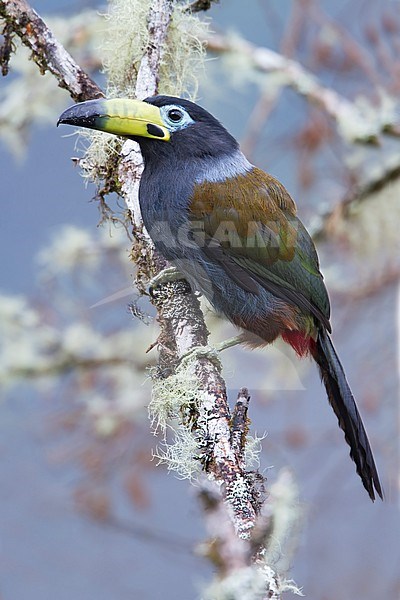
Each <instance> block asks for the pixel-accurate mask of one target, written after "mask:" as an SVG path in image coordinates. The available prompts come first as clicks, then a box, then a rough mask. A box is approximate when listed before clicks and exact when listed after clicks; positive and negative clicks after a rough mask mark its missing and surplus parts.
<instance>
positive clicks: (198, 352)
mask: <svg viewBox="0 0 400 600" xmlns="http://www.w3.org/2000/svg"><path fill="white" fill-rule="evenodd" d="M242 341H243V340H242V338H241V336H240V335H237V336H235V337H232V338H228V339H227V340H224V341H223V342H220V343H219V344H216V345H215V346H208V345H207V346H195V347H194V348H191V350H189V351H188V352H186V354H184V355H183V356H181V358H180V360H179V365H185V364H187V363H188V362H190V361H192V360H195V359H197V358H208V359H209V360H211V361H212V362H214V363H215V364H216V365H217V366H219V367H220V366H221V360H220V357H219V354H220V353H221V352H222V351H223V350H226V349H227V348H232V347H233V346H236V345H237V344H240V343H241V342H242Z"/></svg>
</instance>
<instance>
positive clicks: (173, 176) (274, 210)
mask: <svg viewBox="0 0 400 600" xmlns="http://www.w3.org/2000/svg"><path fill="white" fill-rule="evenodd" d="M58 123H66V124H69V125H75V126H79V127H88V128H90V129H97V130H100V131H105V132H108V133H111V134H116V135H119V136H123V137H125V138H130V139H132V140H135V141H137V142H138V144H139V146H140V150H141V152H142V155H143V160H144V171H143V175H142V177H141V181H140V188H139V202H140V209H141V213H142V218H143V222H144V225H145V227H146V229H147V231H148V232H149V234H150V236H151V238H152V240H153V242H154V245H155V248H156V250H157V251H158V252H159V253H160V254H161V255H162V256H164V258H165V259H166V260H167V261H169V262H170V263H171V264H172V265H173V266H175V267H176V268H177V270H178V271H179V272H180V273H181V274H182V276H183V277H184V278H185V279H187V281H188V282H189V283H190V285H191V286H192V287H193V289H195V290H198V291H200V292H201V293H202V294H204V296H206V298H207V299H208V300H209V302H210V303H211V305H212V306H213V307H214V309H215V310H216V311H217V313H219V314H221V315H224V316H225V317H226V318H227V319H229V321H231V322H232V323H234V325H236V326H237V327H238V328H240V330H241V332H242V334H241V336H242V340H243V342H245V343H246V344H247V345H249V346H251V347H256V346H262V345H265V344H270V343H271V342H273V341H274V340H276V339H277V338H278V337H281V338H282V339H283V340H284V341H285V342H287V343H288V344H290V345H291V346H292V347H293V348H294V350H295V351H296V353H297V354H298V355H299V356H300V357H303V356H307V355H308V356H311V357H312V358H313V359H314V360H315V362H316V363H317V366H318V369H319V373H320V376H321V379H322V381H323V383H324V385H325V388H326V392H327V395H328V399H329V402H330V404H331V406H332V408H333V410H334V412H335V414H336V417H337V419H338V422H339V426H340V427H341V428H342V430H343V432H344V437H345V439H346V441H347V443H348V444H349V446H350V456H351V458H352V459H353V461H354V462H355V465H356V470H357V473H358V475H359V476H360V478H361V480H362V483H363V485H364V487H365V489H366V490H367V492H368V494H369V496H370V498H371V500H375V492H376V493H377V494H378V495H379V496H380V497H381V498H383V492H382V487H381V484H380V481H379V476H378V472H377V469H376V466H375V462H374V458H373V454H372V450H371V447H370V444H369V441H368V437H367V434H366V431H365V428H364V425H363V422H362V420H361V416H360V414H359V412H358V409H357V405H356V402H355V400H354V397H353V394H352V392H351V390H350V387H349V384H348V383H347V379H346V376H345V373H344V370H343V367H342V364H341V362H340V360H339V358H338V355H337V353H336V351H335V348H334V346H333V343H332V340H331V336H330V334H331V324H330V303H329V297H328V293H327V290H326V287H325V284H324V280H323V276H322V274H321V272H320V268H319V260H318V256H317V252H316V249H315V246H314V243H313V241H312V239H311V237H310V235H309V234H308V232H307V231H306V229H305V227H304V225H303V224H302V222H301V221H300V219H299V218H298V216H297V214H296V205H295V203H294V201H293V199H292V198H291V196H290V194H289V193H288V192H287V190H286V189H285V187H284V186H283V185H282V184H281V183H280V182H279V181H278V180H277V179H275V178H274V177H272V176H271V175H269V174H267V173H265V172H264V171H262V170H261V169H259V168H258V167H256V166H254V165H253V164H251V163H250V162H249V161H248V160H247V159H246V157H245V156H244V155H243V153H242V152H241V150H240V148H239V144H238V142H237V141H236V139H235V138H234V137H233V136H232V135H230V133H228V131H227V130H226V129H225V128H224V127H223V125H222V124H221V123H220V122H219V121H218V120H217V119H216V118H215V117H213V116H212V115H211V114H210V113H209V112H208V111H206V110H205V109H204V108H202V107H200V106H199V105H197V104H195V103H193V102H190V101H189V100H185V99H182V98H176V97H172V96H161V95H157V96H152V97H149V98H146V99H145V100H144V101H140V100H134V99H125V98H116V99H109V100H104V99H99V100H89V101H87V102H82V103H78V104H75V105H74V106H72V107H70V108H68V109H67V110H66V111H64V112H63V113H62V115H61V116H60V118H59V121H58Z"/></svg>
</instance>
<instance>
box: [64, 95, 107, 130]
mask: <svg viewBox="0 0 400 600" xmlns="http://www.w3.org/2000/svg"><path fill="white" fill-rule="evenodd" d="M102 116H104V110H102V101H101V100H88V101H87V102H81V103H79V104H74V105H73V106H70V107H69V108H67V110H65V111H64V112H63V113H62V114H61V115H60V118H59V119H58V121H57V127H58V126H59V125H60V124H66V125H75V126H77V127H89V128H90V129H97V128H98V126H99V119H101V117H102Z"/></svg>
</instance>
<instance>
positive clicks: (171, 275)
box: [148, 267, 185, 292]
mask: <svg viewBox="0 0 400 600" xmlns="http://www.w3.org/2000/svg"><path fill="white" fill-rule="evenodd" d="M180 279H185V278H184V276H183V275H182V273H181V272H180V271H178V269H177V268H176V267H167V268H166V269H163V270H162V271H160V272H159V273H157V275H155V276H154V277H152V278H151V279H150V281H149V286H148V287H149V291H150V292H151V290H154V289H155V288H157V287H159V286H160V285H164V284H166V283H172V282H174V281H179V280H180Z"/></svg>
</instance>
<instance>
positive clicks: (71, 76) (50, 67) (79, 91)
mask: <svg viewBox="0 0 400 600" xmlns="http://www.w3.org/2000/svg"><path fill="white" fill-rule="evenodd" d="M0 17H2V18H3V19H5V29H6V31H7V34H8V38H9V35H10V28H12V31H13V33H15V34H16V35H17V36H18V37H19V38H20V39H21V41H22V43H23V44H25V46H27V47H28V48H30V50H31V51H32V58H33V60H34V61H35V62H36V64H37V65H38V67H39V69H40V71H41V72H42V73H45V72H46V71H50V72H51V73H52V74H53V75H54V76H55V78H56V79H57V81H58V85H59V86H60V87H61V88H64V89H66V90H68V92H69V93H70V95H71V97H72V98H73V99H74V100H75V101H76V102H82V101H83V100H90V99H91V98H100V97H101V96H103V95H104V94H103V92H102V90H101V89H100V88H99V86H98V85H97V84H96V83H95V82H94V81H93V80H92V79H91V78H90V77H89V75H88V74H87V73H85V71H83V70H82V69H81V68H80V67H79V65H77V64H76V62H75V61H74V59H73V58H72V56H71V55H70V54H68V52H67V51H66V50H65V48H64V47H63V46H62V45H61V44H60V42H58V41H57V39H56V38H55V37H54V35H53V33H52V32H51V31H50V29H49V28H48V27H47V25H46V23H45V22H44V21H43V19H42V18H41V17H40V16H39V15H38V14H37V12H36V11H34V10H33V8H31V7H30V6H29V4H28V3H27V2H26V0H0ZM6 42H7V44H8V47H9V45H10V40H9V39H8V41H7V39H6ZM6 59H7V64H5V66H3V69H4V70H5V73H7V71H8V59H9V52H7V55H6Z"/></svg>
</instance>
